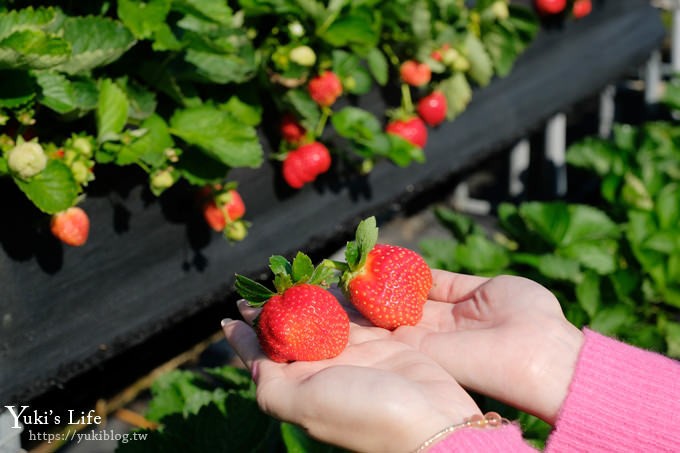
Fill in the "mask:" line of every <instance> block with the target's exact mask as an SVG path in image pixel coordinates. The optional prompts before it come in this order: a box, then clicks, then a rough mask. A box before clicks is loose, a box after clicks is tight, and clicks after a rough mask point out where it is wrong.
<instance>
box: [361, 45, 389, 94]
mask: <svg viewBox="0 0 680 453" xmlns="http://www.w3.org/2000/svg"><path fill="white" fill-rule="evenodd" d="M366 61H367V62H368V69H369V70H370V71H371V75H372V76H373V78H374V79H375V81H376V82H378V85H381V86H383V85H385V84H386V83H387V78H388V75H389V72H388V64H387V57H385V54H384V53H382V52H381V51H380V49H378V48H376V47H373V48H371V50H369V51H368V55H367V56H366Z"/></svg>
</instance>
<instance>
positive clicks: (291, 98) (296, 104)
mask: <svg viewBox="0 0 680 453" xmlns="http://www.w3.org/2000/svg"><path fill="white" fill-rule="evenodd" d="M284 100H285V101H286V102H287V103H289V104H290V105H292V106H293V109H294V110H295V111H296V112H297V113H298V114H299V116H300V117H301V123H302V125H303V126H304V127H305V129H307V130H314V128H316V125H317V124H318V123H319V120H320V119H321V110H320V109H319V105H318V104H317V103H316V102H314V100H313V99H312V98H311V97H310V96H309V93H308V92H307V90H305V89H303V88H298V89H295V90H288V91H287V92H286V94H285V95H284Z"/></svg>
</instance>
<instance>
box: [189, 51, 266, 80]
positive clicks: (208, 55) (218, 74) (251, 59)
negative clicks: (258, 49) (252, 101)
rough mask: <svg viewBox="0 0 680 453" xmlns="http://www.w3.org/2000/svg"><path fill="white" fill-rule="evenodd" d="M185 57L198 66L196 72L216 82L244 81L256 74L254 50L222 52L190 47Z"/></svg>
mask: <svg viewBox="0 0 680 453" xmlns="http://www.w3.org/2000/svg"><path fill="white" fill-rule="evenodd" d="M185 59H186V61H187V62H188V63H191V64H193V65H194V66H196V69H195V72H196V74H198V75H200V76H202V77H205V78H206V79H207V80H209V81H211V82H215V83H221V84H226V83H243V82H246V81H248V80H250V79H252V78H253V77H254V76H255V74H256V69H257V67H256V64H255V56H254V53H253V52H242V54H222V53H216V52H210V51H204V50H196V49H188V50H187V52H186V56H185Z"/></svg>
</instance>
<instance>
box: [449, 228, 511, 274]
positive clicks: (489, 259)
mask: <svg viewBox="0 0 680 453" xmlns="http://www.w3.org/2000/svg"><path fill="white" fill-rule="evenodd" d="M456 261H458V263H460V265H461V266H463V267H465V268H466V269H468V270H469V271H470V272H473V273H479V274H483V275H495V274H498V273H500V271H501V270H502V269H505V268H506V267H507V266H508V265H509V264H510V259H509V258H508V254H507V251H506V250H505V249H504V248H503V247H501V246H500V245H498V244H496V243H495V242H493V241H491V240H489V239H487V238H486V237H484V236H479V235H474V236H469V237H468V238H467V240H466V241H465V244H463V245H460V246H459V247H458V248H457V249H456Z"/></svg>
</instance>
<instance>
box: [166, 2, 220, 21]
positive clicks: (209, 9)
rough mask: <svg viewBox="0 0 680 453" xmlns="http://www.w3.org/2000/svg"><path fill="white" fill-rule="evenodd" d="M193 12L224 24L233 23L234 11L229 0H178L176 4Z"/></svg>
mask: <svg viewBox="0 0 680 453" xmlns="http://www.w3.org/2000/svg"><path fill="white" fill-rule="evenodd" d="M175 6H179V7H180V8H181V9H183V10H185V11H187V12H190V13H192V14H196V15H200V16H201V17H202V18H204V19H206V20H210V21H213V22H217V23H220V24H223V25H231V21H232V19H233V12H232V10H231V8H229V6H228V5H227V2H216V1H214V0H177V1H176V5H175Z"/></svg>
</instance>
